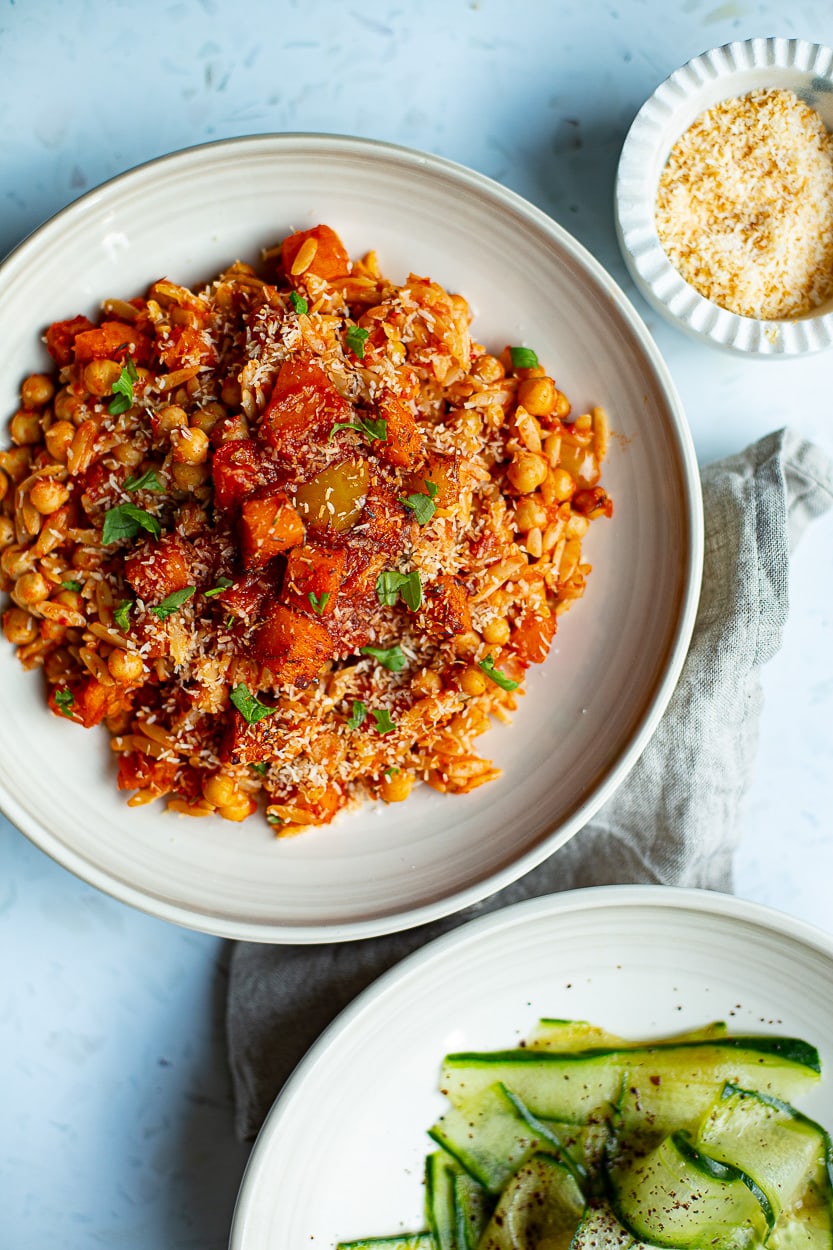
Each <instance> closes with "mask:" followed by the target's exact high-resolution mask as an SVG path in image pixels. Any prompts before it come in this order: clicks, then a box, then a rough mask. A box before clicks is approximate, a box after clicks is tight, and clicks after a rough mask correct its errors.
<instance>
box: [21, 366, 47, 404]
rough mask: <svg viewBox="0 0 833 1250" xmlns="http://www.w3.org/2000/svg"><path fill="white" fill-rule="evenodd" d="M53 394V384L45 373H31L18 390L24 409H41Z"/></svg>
mask: <svg viewBox="0 0 833 1250" xmlns="http://www.w3.org/2000/svg"><path fill="white" fill-rule="evenodd" d="M54 394H55V383H54V382H53V381H52V379H51V378H50V377H49V375H48V374H46V373H31V374H30V375H29V377H28V378H26V379H25V380H24V383H23V385H22V386H21V388H20V398H21V399H22V401H23V407H24V408H43V406H44V404H48V403H49V401H50V399H51V398H52V396H53V395H54Z"/></svg>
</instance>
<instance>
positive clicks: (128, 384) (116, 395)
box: [107, 356, 139, 417]
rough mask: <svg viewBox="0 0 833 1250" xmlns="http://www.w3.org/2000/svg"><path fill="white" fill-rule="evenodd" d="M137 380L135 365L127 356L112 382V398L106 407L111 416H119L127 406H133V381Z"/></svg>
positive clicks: (125, 410)
mask: <svg viewBox="0 0 833 1250" xmlns="http://www.w3.org/2000/svg"><path fill="white" fill-rule="evenodd" d="M138 380H139V375H138V373H137V372H136V366H135V365H134V363H133V361H132V360H131V359H130V357H129V356H128V357H127V360H126V361H125V363H124V366H123V367H122V371H121V373H120V374H119V376H118V377H117V378H116V380H115V382H114V383H113V389H112V391H111V394H112V396H113V398H112V400H111V401H110V403H109V405H108V407H107V411H108V412H109V413H110V415H111V416H113V417H118V416H121V414H122V413H123V412H127V410H128V408H132V407H133V383H134V382H137V381H138Z"/></svg>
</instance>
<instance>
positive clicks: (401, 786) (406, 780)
mask: <svg viewBox="0 0 833 1250" xmlns="http://www.w3.org/2000/svg"><path fill="white" fill-rule="evenodd" d="M413 788H414V774H413V773H409V772H398V773H394V772H391V773H389V774H388V775H387V776H385V777H383V778H382V780H381V782H380V784H379V797H380V798H382V799H384V800H385V802H386V803H403V802H404V801H405V799H407V797H408V795H409V794H410V793H411V791H412V790H413Z"/></svg>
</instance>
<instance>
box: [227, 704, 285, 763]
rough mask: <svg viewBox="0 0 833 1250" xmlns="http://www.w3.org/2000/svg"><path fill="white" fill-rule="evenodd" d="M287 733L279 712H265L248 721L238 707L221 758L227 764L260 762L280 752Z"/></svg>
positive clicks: (231, 718)
mask: <svg viewBox="0 0 833 1250" xmlns="http://www.w3.org/2000/svg"><path fill="white" fill-rule="evenodd" d="M285 736H286V731H285V729H284V728H283V727H282V726H281V724H280V721H279V720H278V718H277V717H276V716H264V717H263V719H262V720H259V721H255V722H254V723H252V724H249V723H247V721H246V720H245V718H244V717H243V716H241V714H240V713H239V712H238V711H236V710H235V711H234V712H233V714H232V715H231V716H230V718H229V722H228V727H227V730H226V734H225V736H224V738H223V741H222V744H221V746H220V753H219V754H220V759H221V760H222V762H223V763H224V764H260V763H261V762H262V761H263V760H271V759H273V758H274V756H275V755H277V753H278V751H279V750H280V747H281V743H282V741H283V740H284V739H285Z"/></svg>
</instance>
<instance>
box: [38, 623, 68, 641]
mask: <svg viewBox="0 0 833 1250" xmlns="http://www.w3.org/2000/svg"><path fill="white" fill-rule="evenodd" d="M39 630H40V636H41V638H42V639H43V641H44V642H60V641H61V639H62V638H63V636H64V634H65V633H66V630H67V627H66V625H61V623H60V622H59V621H47V620H43V621H41V622H40V626H39Z"/></svg>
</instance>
